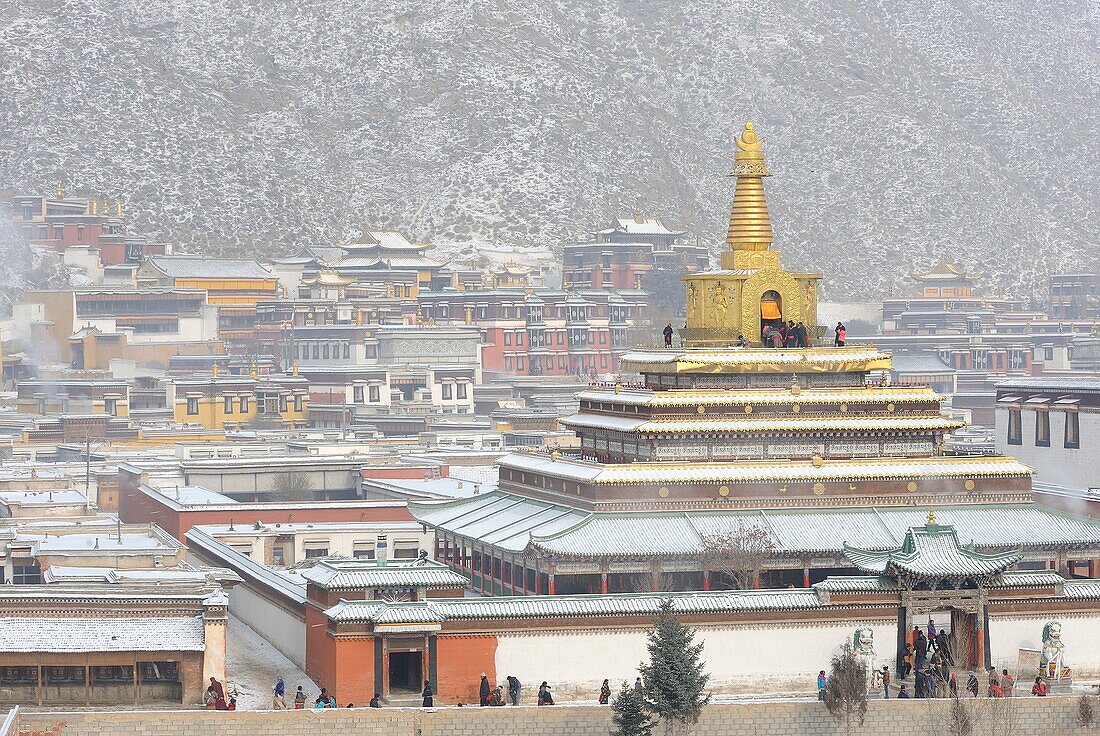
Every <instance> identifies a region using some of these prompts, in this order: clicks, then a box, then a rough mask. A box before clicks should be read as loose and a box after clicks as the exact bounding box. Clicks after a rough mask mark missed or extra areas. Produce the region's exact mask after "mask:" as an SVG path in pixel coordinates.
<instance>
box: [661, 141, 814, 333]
mask: <svg viewBox="0 0 1100 736" xmlns="http://www.w3.org/2000/svg"><path fill="white" fill-rule="evenodd" d="M734 141H735V142H736V144H737V148H738V151H737V153H736V154H735V155H734V164H733V171H731V172H730V174H729V175H730V176H731V177H735V178H736V179H737V186H736V188H735V189H734V193H733V206H732V208H731V209H730V224H729V230H727V232H726V245H727V246H728V250H726V251H725V252H723V253H722V255H721V261H720V264H721V268H720V269H719V270H715V271H704V272H700V273H694V274H690V275H688V276H685V277H684V281H685V283H686V285H687V325H686V326H685V328H684V330H683V332H682V334H683V338H684V341H685V343H686V344H687V345H689V346H699V347H703V346H718V345H731V344H734V343H736V342H737V341H738V337H740V336H744V338H745V339H746V340H747V341H748V342H749V343H751V344H753V345H759V344H760V342H761V340H760V331H761V326H762V325H764V324H768V323H769V322H770V323H773V324H778V323H779V322H780V321H794V322H796V323H797V322H802V323H804V324H805V325H806V326H807V327H809V329H810V332H811V334H813V332H814V330H815V329H816V327H817V283H818V281H820V280H821V274H817V273H790V272H788V271H785V270H784V269H783V268H782V266H780V265H779V253H778V252H776V251H774V250H772V249H771V246H772V242H773V240H774V239H775V235H774V233H773V232H772V222H771V217H770V215H769V214H768V201H767V198H766V197H765V195H764V177H765V176H771V172H769V171H768V167H767V165H766V164H765V162H764V151H763V147H764V139H763V138H761V137H760V136H759V134H758V133H757V132H756V129H755V128H754V127H753V124H752V123H745V129H744V131H742V133H741V135H740V136H738V137H737V138H735V139H734Z"/></svg>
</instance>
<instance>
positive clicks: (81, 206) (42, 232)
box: [8, 193, 167, 266]
mask: <svg viewBox="0 0 1100 736" xmlns="http://www.w3.org/2000/svg"><path fill="white" fill-rule="evenodd" d="M59 194H60V193H59ZM8 209H10V214H9V217H10V218H11V221H12V224H13V225H14V226H15V228H16V229H17V230H18V231H19V232H20V233H22V235H23V238H24V239H25V240H26V241H27V242H28V243H30V244H31V245H37V246H40V247H43V248H50V249H51V250H55V251H57V252H59V253H62V252H64V251H66V250H68V249H69V248H73V247H83V248H93V249H96V250H98V251H99V260H100V262H101V263H103V264H104V265H108V266H109V265H115V264H119V263H141V262H142V261H143V260H145V257H146V256H149V255H163V254H164V253H165V252H166V251H167V246H166V245H165V244H164V243H151V242H149V241H148V240H146V239H145V238H144V237H140V236H135V235H130V234H128V233H127V231H126V223H125V221H124V220H123V219H122V205H121V204H119V203H117V202H116V203H115V205H114V210H113V212H112V210H111V207H110V205H109V203H108V202H107V201H106V200H104V201H103V202H102V203H100V202H99V201H98V200H94V199H87V198H84V197H61V196H57V197H42V196H16V197H13V198H12V200H11V203H10V204H9V205H8Z"/></svg>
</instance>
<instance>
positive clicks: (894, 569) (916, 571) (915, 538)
mask: <svg viewBox="0 0 1100 736" xmlns="http://www.w3.org/2000/svg"><path fill="white" fill-rule="evenodd" d="M844 556H845V557H846V558H848V560H849V561H850V562H851V563H852V564H853V565H855V566H856V567H858V568H859V569H860V570H863V571H864V572H873V573H877V574H879V575H882V574H887V575H908V576H915V577H920V578H952V579H955V578H974V577H976V578H981V579H985V578H990V577H994V576H997V575H999V574H1001V573H1002V572H1004V571H1005V570H1006V569H1007V568H1008V567H1010V566H1011V565H1014V564H1016V563H1017V562H1019V561H1020V558H1021V554H1020V552H1019V551H1018V550H1009V551H1007V552H993V553H983V552H978V551H977V550H975V549H974V548H973V545H968V546H963V545H961V544H959V537H958V535H957V534H956V533H955V527H953V526H950V525H945V524H937V523H935V520H934V519H932V518H930V519H929V522H928V524H927V525H925V526H912V527H909V529H908V531H906V533H905V539H904V540H903V541H902V543H901V545H900V546H899V547H896V548H894V549H888V550H866V549H859V548H856V547H850V546H848V545H844Z"/></svg>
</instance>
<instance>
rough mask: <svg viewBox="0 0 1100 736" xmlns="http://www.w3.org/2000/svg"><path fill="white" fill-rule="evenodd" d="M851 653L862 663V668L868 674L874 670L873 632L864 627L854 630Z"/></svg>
mask: <svg viewBox="0 0 1100 736" xmlns="http://www.w3.org/2000/svg"><path fill="white" fill-rule="evenodd" d="M852 651H853V652H854V653H855V655H856V656H857V657H859V659H860V661H862V662H863V667H864V668H865V669H866V670H867V672H868V674H870V673H871V672H872V671H873V670H875V669H876V667H875V632H874V630H873V629H871V628H868V627H866V626H861V627H859V628H858V629H856V633H855V634H853V635H852Z"/></svg>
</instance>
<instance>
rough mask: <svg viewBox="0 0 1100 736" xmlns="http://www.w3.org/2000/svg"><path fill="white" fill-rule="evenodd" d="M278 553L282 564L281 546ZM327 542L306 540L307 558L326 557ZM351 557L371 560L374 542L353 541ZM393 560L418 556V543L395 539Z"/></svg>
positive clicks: (373, 552)
mask: <svg viewBox="0 0 1100 736" xmlns="http://www.w3.org/2000/svg"><path fill="white" fill-rule="evenodd" d="M276 549H277V550H278V552H279V553H280V554H279V555H278V556H279V558H280V560H278V561H275V564H276V565H279V564H282V562H281V556H282V548H276ZM328 551H329V546H328V542H306V543H305V553H306V557H307V558H314V557H328ZM351 554H352V557H354V558H356V559H359V560H373V559H374V558H375V555H376V554H377V550H376V543H375V542H355V543H353V544H352V552H351ZM390 556H391V557H392V558H393V559H395V560H415V559H416V558H417V557H419V556H420V544H419V542H416V541H414V540H411V541H404V540H397V541H396V542H394V543H393V552H392V553H391V555H390Z"/></svg>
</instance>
